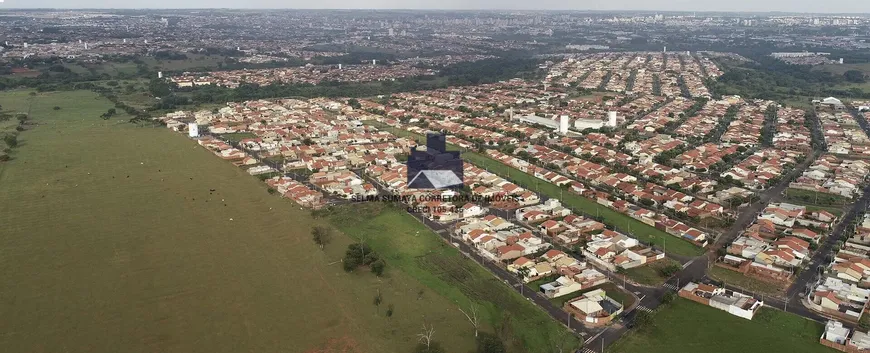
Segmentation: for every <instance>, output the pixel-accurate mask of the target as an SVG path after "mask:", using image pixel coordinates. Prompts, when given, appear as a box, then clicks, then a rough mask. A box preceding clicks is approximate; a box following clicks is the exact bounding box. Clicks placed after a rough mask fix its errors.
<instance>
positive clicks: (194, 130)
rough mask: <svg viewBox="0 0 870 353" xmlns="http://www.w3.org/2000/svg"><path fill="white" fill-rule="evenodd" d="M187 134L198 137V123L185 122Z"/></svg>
mask: <svg viewBox="0 0 870 353" xmlns="http://www.w3.org/2000/svg"><path fill="white" fill-rule="evenodd" d="M187 136H190V137H193V138H196V137H199V125H196V123H190V124H187Z"/></svg>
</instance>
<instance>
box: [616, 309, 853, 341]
mask: <svg viewBox="0 0 870 353" xmlns="http://www.w3.org/2000/svg"><path fill="white" fill-rule="evenodd" d="M823 331H824V325H822V324H820V323H817V322H815V321H810V320H807V319H804V318H802V317H800V316H797V315H793V314H789V313H784V312H781V311H777V310H774V309H768V308H762V309H761V310H760V311H759V312H758V313H757V314H756V315H755V317H754V318H753V319H752V320H751V321H750V320H746V319H743V318H739V317H737V316H734V315H731V314H728V313H727V312H725V311H722V310H719V309H714V308H711V307H709V306H706V305H702V304H699V303H695V302H692V301H689V300H686V299H683V298H677V300H675V301H674V302H673V303H671V304H670V305H669V306H667V307H666V308H665V309H662V310H660V311H659V312H658V313H656V315H655V317H654V319H653V323H652V324H651V326H647V327H643V328H639V329H637V330H634V331H630V332H629V333H628V334H626V335H624V336H623V337H622V338H621V339H620V340H619V341H617V342H616V344H614V345H612V346H610V347H608V348H607V352H608V353H611V352H612V353H693V352H706V353H732V352H762V351H763V352H771V353H779V352H782V353H786V352H788V353H792V352H796V353H826V352H829V353H833V352H837V351H836V350H833V349H831V348H827V347H825V346H822V345H821V344H819V337H821V335H822V332H823Z"/></svg>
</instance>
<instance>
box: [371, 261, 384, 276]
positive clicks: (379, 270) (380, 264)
mask: <svg viewBox="0 0 870 353" xmlns="http://www.w3.org/2000/svg"><path fill="white" fill-rule="evenodd" d="M386 266H387V264H386V263H385V262H384V260H377V261H375V262H373V263H372V266H371V267H372V273H374V274H375V276H378V277H380V276H381V275H382V274H384V268H385V267H386Z"/></svg>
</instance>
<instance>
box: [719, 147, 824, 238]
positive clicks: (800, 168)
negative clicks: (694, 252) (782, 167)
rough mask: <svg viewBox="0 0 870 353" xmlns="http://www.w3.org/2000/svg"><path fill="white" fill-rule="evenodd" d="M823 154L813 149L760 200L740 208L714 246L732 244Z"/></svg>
mask: <svg viewBox="0 0 870 353" xmlns="http://www.w3.org/2000/svg"><path fill="white" fill-rule="evenodd" d="M821 154H822V152H821V151H813V153H812V154H810V155H809V156H807V158H805V159H804V161H803V162H801V164H799V165H797V166H796V167H795V168H794V169H792V171H791V172H789V173H788V174H787V175H786V176H785V177H784V178H782V179H781V180H780V181H779V183H778V184H776V186H774V187H772V188H769V189H767V190H765V191H764V192H763V193H761V196H760V197H759V200H758V201H756V202H753V203H752V204H751V205H749V206H747V207H745V208H743V209H742V210H740V215H739V216H738V217H737V219H736V220H735V221H734V224H733V225H732V226H731V228H730V229H728V231H726V232H724V233H722V234H720V235H719V237H718V238H716V241H715V242H714V243H713V247H712V248H713V249H720V248H722V247H723V246H725V245H727V244H731V242H732V241H734V239H736V238H737V236H738V235H740V233H741V232H743V231H744V230H745V229H746V228H748V227H749V226H750V225H751V224H752V222H754V221H755V219H756V218H757V217H758V214H759V213H761V211H762V210H764V208H765V207H767V204H768V203H770V202H771V201H774V200H778V199H779V198H781V197H782V193H783V191H785V189H787V188H788V185H789V183H791V181H792V180H794V179H795V178H797V177H798V176H799V175H801V174H802V173H803V172H804V170H805V169H807V167H809V166H810V164H811V163H812V162H813V161H815V160H816V159H817V158H819V156H820V155H821Z"/></svg>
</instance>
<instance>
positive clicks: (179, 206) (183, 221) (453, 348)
mask: <svg viewBox="0 0 870 353" xmlns="http://www.w3.org/2000/svg"><path fill="white" fill-rule="evenodd" d="M30 97H31V96H29V95H28V92H25V91H13V92H3V93H0V104H2V106H3V108H4V110H16V111H20V110H26V109H27V108H28V106H29V99H30ZM32 99H33V103H34V104H33V108H32V111H31V115H32V119H34V120H35V121H37V122H38V123H39V126H37V127H35V128H34V129H32V130H28V131H24V132H22V133H21V138H20V140H21V142H22V143H21V146H20V147H19V148H18V149H16V150H15V151H13V157H14V159H13V160H12V161H10V162H7V163H2V162H0V283H3V284H4V285H2V286H0V303H2V304H0V318H2V319H0V332H2V334H0V347H2V349H0V351H5V352H66V351H69V352H96V353H99V352H107V353H108V352H111V353H115V352H130V353H137V352H143V353H144V352H149V353H150V352H203V353H218V352H233V353H236V352H306V351H307V352H311V351H312V350H314V349H325V350H324V351H326V349H338V348H337V346H343V345H345V344H347V345H349V346H351V349H348V350H342V352H354V353H367V352H398V353H402V352H411V351H412V349H413V347H414V346H415V345H416V343H417V337H416V335H417V334H418V333H419V332H420V331H421V328H422V326H423V324H424V323H426V324H431V325H434V326H435V328H436V333H435V339H436V340H437V341H438V342H440V343H441V344H442V346H444V348H445V350H446V351H448V352H460V353H463V352H469V351H471V350H473V348H474V337H473V336H474V333H473V331H472V329H471V328H470V326H469V324H468V321H467V320H466V318H465V317H464V316H463V315H462V314H461V313H460V312H459V311H458V310H457V309H456V305H455V304H454V303H453V300H455V298H456V296H454V295H442V294H440V293H442V292H445V293H448V294H450V293H454V294H455V293H461V292H460V290H459V289H456V288H454V287H450V286H448V285H447V284H445V283H446V282H440V283H435V282H431V283H430V282H426V281H421V280H419V279H417V278H425V277H423V276H421V275H420V274H419V273H415V272H410V273H406V272H404V271H401V270H400V269H403V266H400V265H399V264H400V263H401V261H403V260H402V259H396V258H391V259H389V262H390V265H389V266H388V269H387V272H386V273H385V276H384V277H383V278H376V277H375V276H374V275H372V274H370V273H368V272H363V271H360V272H358V273H352V274H348V273H345V272H344V271H343V270H342V268H341V265H340V263H338V262H337V261H338V260H339V259H340V258H341V257H342V255H343V253H344V251H345V248H346V247H347V245H348V244H350V243H351V242H352V241H353V240H352V239H351V238H349V237H346V236H344V235H342V234H340V233H337V234H336V236H335V237H333V240H332V243H330V244H329V245H328V246H327V247H326V249H325V251H322V250H320V249H319V248H318V247H317V246H316V245H315V244H314V243H313V241H312V240H311V235H310V227H311V226H312V225H314V224H318V223H323V222H322V221H319V220H315V219H313V218H312V217H311V215H310V212H308V211H307V210H302V209H300V208H299V207H298V206H297V205H295V204H294V203H293V202H292V201H289V200H287V199H283V198H280V197H277V196H269V195H268V193H267V192H266V186H265V185H264V184H263V183H262V182H260V181H259V180H257V178H254V177H251V176H250V175H247V174H246V173H245V172H244V171H242V170H241V169H239V168H236V167H234V166H232V164H230V163H227V162H225V161H222V160H220V159H219V158H217V157H216V156H214V155H213V154H212V153H210V152H208V151H207V150H205V149H203V148H201V147H199V146H198V145H197V144H196V143H195V142H194V141H192V140H190V139H188V138H187V137H185V136H184V135H183V134H178V133H174V132H171V131H170V130H168V129H165V128H150V127H138V126H136V125H133V124H129V123H127V122H126V120H127V118H128V117H126V116H124V115H123V113H122V114H121V115H120V116H118V117H116V118H112V119H110V120H108V121H105V120H102V119H100V118H99V117H98V115H99V114H100V113H102V112H104V111H106V109H108V108H109V107H111V103H109V102H108V101H107V100H105V99H103V98H101V97H99V96H98V95H96V94H94V93H92V92H87V91H73V92H57V93H40V94H38V95H36V96H33V98H32ZM53 106H60V107H61V108H62V109H61V110H58V111H55V110H53V109H52V107H53ZM212 190H213V191H212ZM393 230H394V231H400V230H401V229H393ZM379 234H381V236H382V237H384V238H390V237H393V238H396V239H401V238H403V237H406V236H407V233H402V232H395V233H394V232H392V231H390V230H389V229H387V228H383V229H381V232H380V233H379ZM445 258H446V259H448V261H455V260H457V258H456V256H455V253H453V255H452V256H445ZM394 261H395V264H394V263H393V262H394ZM404 261H414V258H413V257H408V258H405V259H404ZM450 263H451V264H452V263H453V262H450ZM408 268H409V269H412V270H413V268H412V267H408ZM419 271H422V270H419ZM476 271H478V272H479V271H482V270H476ZM478 272H476V273H474V275H475V277H474V280H473V281H474V282H475V283H476V282H482V283H487V282H486V281H484V280H481V279H485V278H488V277H487V274H486V273H478ZM432 278H434V277H432ZM430 286H431V287H434V288H436V289H435V290H432V289H429V287H430ZM500 289H501V290H500V291H496V292H495V294H493V293H489V294H492V295H494V296H496V297H502V296H504V297H507V298H513V297H511V296H510V294H509V290H508V289H507V288H500ZM421 291H423V292H424V293H425V294H424V295H423V297H422V298H421V297H419V296H418V293H419V292H421ZM451 291H452V292H451ZM378 292H380V293H381V296H382V299H383V302H382V304H381V306H380V308H376V307H375V306H374V305H373V298H374V296H375V295H376V293H378ZM509 300H512V299H509ZM517 301H518V300H517ZM390 305H392V306H393V307H394V314H393V315H392V317H390V318H388V317H386V315H385V311H386V308H387V307H388V306H390ZM529 312H533V313H531V314H530V313H529ZM534 312H535V310H534V308H528V307H526V308H525V309H524V310H523V311H518V312H517V314H516V315H515V316H514V317H513V319H512V322H516V323H521V322H522V323H525V322H527V321H529V320H533V319H532V318H540V319H543V318H545V317H544V316H543V314H542V313H541V314H540V315H535V313H534ZM546 319H549V318H546ZM548 325H549V326H548ZM540 327H543V328H547V330H548V331H549V330H557V329H558V326H556V324H555V323H553V322H552V321H551V320H550V321H549V324H546V323H544V324H541V326H540ZM530 332H538V331H530ZM536 334H537V333H536ZM330 351H332V350H330ZM318 352H321V350H318Z"/></svg>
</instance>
